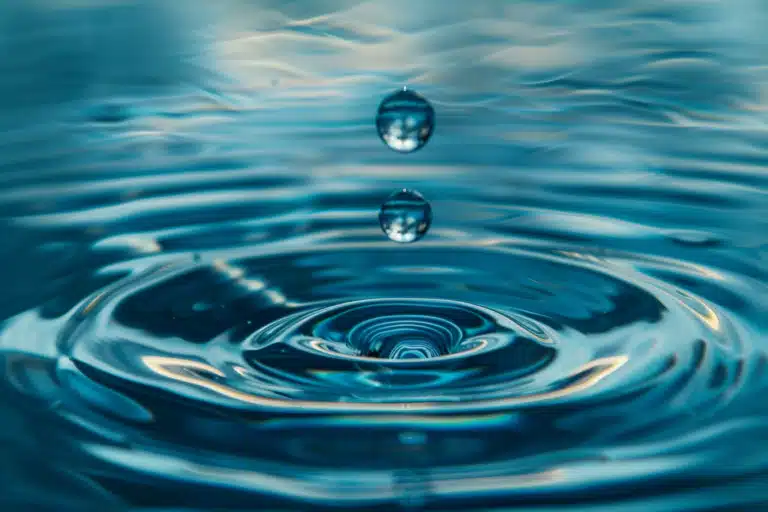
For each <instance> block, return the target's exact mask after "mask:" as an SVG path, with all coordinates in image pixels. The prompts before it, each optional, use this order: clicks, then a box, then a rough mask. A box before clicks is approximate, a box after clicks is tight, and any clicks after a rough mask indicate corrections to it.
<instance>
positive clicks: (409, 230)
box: [379, 189, 432, 243]
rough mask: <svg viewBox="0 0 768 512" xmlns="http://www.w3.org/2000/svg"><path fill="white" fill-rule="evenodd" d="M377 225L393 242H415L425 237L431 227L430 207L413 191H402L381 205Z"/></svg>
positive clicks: (422, 197)
mask: <svg viewBox="0 0 768 512" xmlns="http://www.w3.org/2000/svg"><path fill="white" fill-rule="evenodd" d="M379 224H380V225H381V229H382V231H384V233H386V235H387V236H388V237H389V239H390V240H392V241H393V242H399V243H410V242H415V241H416V240H419V239H420V238H421V237H423V236H424V235H426V234H427V231H429V226H431V225H432V207H431V206H430V205H429V203H428V202H427V200H426V199H424V196H422V195H421V194H419V193H418V192H416V191H415V190H407V189H402V190H399V191H397V192H395V193H393V194H392V195H390V196H389V198H387V200H386V201H385V202H384V204H382V205H381V209H380V210H379Z"/></svg>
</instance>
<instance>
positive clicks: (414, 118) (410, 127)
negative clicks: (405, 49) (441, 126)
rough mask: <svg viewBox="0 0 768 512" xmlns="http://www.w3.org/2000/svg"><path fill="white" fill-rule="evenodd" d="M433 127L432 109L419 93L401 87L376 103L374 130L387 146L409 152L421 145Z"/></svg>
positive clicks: (430, 133) (424, 142)
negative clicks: (377, 105)
mask: <svg viewBox="0 0 768 512" xmlns="http://www.w3.org/2000/svg"><path fill="white" fill-rule="evenodd" d="M434 127H435V110H434V109H433V108H432V105H430V104H429V102H428V101H427V100H426V99H425V98H424V97H422V96H420V95H418V94H416V93H415V92H413V91H411V90H409V89H406V88H405V87H403V89H402V90H401V91H397V92H395V93H393V94H390V95H389V96H387V97H386V98H384V99H383V100H382V101H381V104H379V111H378V113H377V115H376V129H377V130H378V132H379V137H381V140H383V141H384V143H385V144H386V145H387V146H389V147H390V148H391V149H393V150H395V151H398V152H400V153H410V152H412V151H416V150H417V149H420V148H422V147H423V146H424V145H425V144H426V143H427V141H428V140H429V138H430V137H431V136H432V131H433V130H434Z"/></svg>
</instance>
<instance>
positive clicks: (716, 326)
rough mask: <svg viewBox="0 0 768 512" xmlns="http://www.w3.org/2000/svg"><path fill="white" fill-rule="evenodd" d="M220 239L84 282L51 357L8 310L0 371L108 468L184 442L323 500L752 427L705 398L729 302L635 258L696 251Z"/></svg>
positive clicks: (562, 471) (720, 387)
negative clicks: (88, 438) (87, 439)
mask: <svg viewBox="0 0 768 512" xmlns="http://www.w3.org/2000/svg"><path fill="white" fill-rule="evenodd" d="M239 252H240V254H239V255H237V256H234V255H233V257H232V258H230V259H223V258H220V257H211V258H208V257H205V256H201V255H199V254H197V253H196V254H194V255H193V256H192V257H191V258H184V257H181V256H176V257H172V258H171V259H170V260H169V261H168V262H167V263H161V264H154V265H150V266H148V267H146V268H145V269H144V270H143V271H141V272H139V273H136V274H135V275H134V276H132V277H129V278H123V279H120V280H117V281H116V282H115V283H114V284H112V285H110V286H108V287H106V288H103V289H101V290H99V291H98V292H97V293H95V294H94V295H93V296H91V297H90V298H88V299H86V300H85V301H83V302H82V303H81V304H80V305H79V306H78V307H76V308H75V309H73V311H72V312H71V313H70V314H69V315H68V317H67V318H66V320H65V321H63V323H62V322H61V321H59V323H58V324H57V325H58V327H56V330H57V331H58V332H57V336H56V339H57V344H56V348H55V351H56V354H55V355H54V356H53V357H52V358H51V359H50V364H48V363H45V364H42V366H41V364H40V363H39V362H35V361H40V360H39V356H38V358H33V357H31V356H25V357H21V356H20V355H19V353H20V352H21V351H23V350H22V347H20V346H15V348H14V346H13V343H14V340H18V339H19V338H18V337H16V336H14V332H17V331H18V329H23V328H24V327H23V325H24V322H23V321H20V323H19V324H17V325H16V326H15V327H14V325H11V326H9V328H8V329H6V331H5V333H4V336H3V338H2V340H3V346H4V352H5V353H6V354H10V353H13V354H15V356H14V358H13V364H12V365H11V359H9V358H8V356H6V360H7V363H8V364H9V365H10V366H8V368H9V369H10V375H12V376H13V382H15V383H16V386H17V388H18V389H20V390H22V391H24V392H25V393H28V394H30V393H31V394H35V395H38V396H40V395H43V396H44V397H46V398H47V399H48V400H64V401H65V402H66V403H67V404H68V409H70V411H69V412H68V415H67V416H66V417H68V418H69V420H70V421H74V420H75V419H76V420H77V421H76V422H77V423H78V424H79V425H80V426H81V427H85V428H86V429H87V430H88V431H89V433H90V434H91V435H96V436H97V438H103V439H105V440H109V441H110V442H109V443H107V444H106V445H104V444H101V443H99V444H89V445H88V451H89V452H90V455H91V456H94V457H96V458H97V459H98V460H100V461H101V463H107V464H111V465H112V466H113V467H114V468H115V469H114V470H115V471H117V472H118V473H119V472H123V471H126V470H130V471H133V472H139V473H141V474H153V475H154V476H153V478H162V479H168V478H172V479H174V481H176V484H179V481H178V478H180V473H179V471H181V468H180V467H178V468H176V469H174V464H178V463H181V461H192V460H194V461H195V462H194V464H195V468H196V469H195V470H194V471H193V472H192V473H190V472H189V470H184V471H183V473H184V474H185V475H186V476H184V477H183V479H182V481H183V482H186V483H192V482H194V485H197V486H199V485H203V484H204V485H205V486H213V488H218V489H219V490H220V491H221V492H222V493H223V494H222V496H230V495H237V494H238V493H240V492H256V493H258V494H259V496H261V498H260V499H262V498H263V499H267V498H268V497H269V496H272V498H269V499H270V500H271V499H277V497H275V495H274V493H275V491H274V489H272V488H271V484H268V483H267V482H269V481H272V479H274V478H279V479H281V482H282V483H281V487H280V491H279V493H278V494H279V498H280V499H282V500H285V499H288V500H297V499H299V500H310V501H312V502H314V503H317V504H318V506H320V505H326V506H332V507H338V506H342V505H344V504H345V503H346V504H347V505H350V506H360V505H361V504H368V505H370V506H372V504H375V503H382V504H383V503H389V502H391V501H392V500H394V501H395V502H396V503H399V504H401V505H402V504H404V503H406V502H408V503H410V501H409V500H412V499H416V498H414V493H415V495H416V496H417V498H418V499H417V502H418V503H422V504H426V503H429V504H431V506H432V505H434V506H438V507H439V506H442V505H440V504H441V503H442V504H447V503H457V502H458V503H464V501H463V500H470V501H469V502H467V503H472V502H473V501H472V500H474V499H475V497H476V494H477V492H478V490H477V489H479V488H481V487H482V486H488V487H487V488H486V490H485V491H483V492H487V493H490V494H489V495H488V497H487V500H489V501H488V502H489V503H491V502H493V503H495V502H497V501H498V502H500V503H509V502H514V501H515V500H528V501H526V503H528V502H529V501H531V500H533V501H534V502H541V503H548V502H556V501H557V500H558V499H565V498H563V497H565V496H573V488H574V486H577V487H578V486H579V485H585V486H586V485H588V486H611V488H614V487H615V486H617V485H618V486H619V487H618V488H616V489H618V490H616V489H614V491H612V492H619V493H620V492H622V491H620V489H621V486H622V485H625V484H626V483H627V482H639V481H643V482H646V481H647V482H652V481H656V480H659V479H664V481H666V482H667V484H665V485H673V484H672V483H670V482H675V481H677V480H676V478H677V476H676V475H680V476H681V477H682V476H684V477H685V479H694V480H696V481H699V480H698V479H705V477H706V475H704V474H701V475H700V474H699V473H698V470H699V469H701V471H704V472H706V471H710V470H711V468H710V467H709V466H708V465H707V461H709V462H711V461H712V460H714V459H711V457H715V458H716V457H717V453H713V454H710V455H707V454H706V453H707V452H706V451H705V452H702V451H701V450H702V446H704V445H710V444H711V443H714V442H721V439H728V438H730V436H733V435H737V433H738V432H742V433H743V432H744V431H745V430H744V429H746V431H750V430H753V429H758V430H760V429H763V428H764V427H765V425H764V424H763V422H760V421H757V420H756V419H750V417H749V416H748V417H744V416H743V415H735V416H733V417H732V418H729V419H728V420H723V419H718V420H716V421H715V420H714V418H722V415H723V414H731V411H733V410H737V411H738V410H740V409H738V407H735V406H734V404H737V403H739V404H740V403H742V395H745V396H751V391H753V390H754V385H750V384H749V382H750V378H752V377H750V376H754V375H755V372H757V371H759V370H758V369H756V368H757V367H758V366H759V365H760V364H762V365H763V366H765V358H764V357H763V358H762V359H760V358H757V359H755V358H754V357H753V356H751V355H750V351H749V350H748V347H747V344H746V343H745V342H744V339H745V337H748V334H747V330H748V329H749V327H748V326H747V325H746V324H744V323H743V322H742V321H741V320H740V319H739V318H737V317H735V316H733V315H731V314H729V313H728V312H727V311H725V310H723V309H722V308H720V307H718V306H716V305H714V304H712V303H710V302H709V301H707V300H705V299H703V298H702V297H698V296H696V295H695V294H693V293H691V292H690V291H687V290H684V289H681V288H679V287H678V286H675V285H673V284H671V282H670V281H669V280H662V279H659V278H658V277H655V275H654V274H656V275H659V276H671V275H676V276H678V277H679V278H682V276H689V278H692V277H693V276H694V275H695V274H697V273H700V274H702V275H700V277H701V278H706V272H703V270H702V269H701V268H699V267H696V266H689V265H685V264H683V263H681V262H673V261H670V260H663V259H659V258H650V257H642V258H640V257H636V256H633V255H631V254H622V253H619V252H615V253H607V252H603V253H586V252H581V253H580V252H576V251H562V250H555V251H549V250H546V251H542V250H540V249H534V248H525V247H524V246H520V245H519V244H514V243H506V242H502V241H499V240H497V241H495V242H492V243H489V241H487V240H486V241H476V242H466V243H461V244H456V243H454V242H450V241H440V242H424V243H421V244H420V245H419V246H418V247H411V248H409V249H408V250H406V251H404V250H402V249H400V248H397V247H395V248H393V247H392V246H389V245H387V244H383V243H381V242H373V241H369V242H341V243H340V242H334V243H328V244H319V245H314V246H308V247H302V246H301V245H294V246H293V249H291V250H285V248H280V249H279V250H277V251H274V252H271V251H269V250H267V249H265V248H264V247H260V248H258V249H252V250H239ZM384 261H386V262H387V265H383V264H381V262H384ZM365 268H368V269H369V271H368V272H364V271H363V269H365ZM281 269H291V270H290V271H289V272H283V271H281ZM488 269H493V270H492V271H491V270H488ZM702 272H703V273H702ZM438 276H439V277H438ZM368 290H377V291H378V293H377V294H376V295H378V297H375V298H371V297H370V292H368ZM384 290H386V293H385V292H384ZM427 292H429V293H427ZM40 321H41V320H40V319H39V318H38V319H36V320H34V322H40ZM46 350H47V351H48V353H50V350H51V348H50V347H49V348H48V349H46ZM26 351H27V352H28V349H27V350H26ZM49 357H50V356H49ZM760 361H762V363H761V362H760ZM756 365H757V366H756ZM40 372H42V374H45V375H46V377H45V379H43V378H42V377H41V374H40ZM34 374H37V376H36V377H34V376H33V375H34ZM43 382H45V383H48V384H46V385H43V384H41V383H43ZM54 382H55V383H56V384H55V386H54V385H53V384H51V383H54ZM54 387H55V390H54V389H53V388H54ZM640 411H642V412H640ZM701 415H705V416H706V417H709V418H713V420H712V424H711V426H709V427H703V426H701V425H700V424H699V418H700V416H701ZM728 421H731V422H732V423H733V425H732V426H731V427H729V426H727V425H728ZM724 422H725V423H724ZM693 426H696V428H697V429H696V430H695V431H696V432H698V433H699V434H698V435H699V436H700V437H698V438H696V435H694V436H693V438H691V439H689V440H687V441H685V442H683V441H681V439H688V438H689V437H690V436H691V435H692V434H691V431H692V430H691V429H692V428H693ZM680 436H683V437H682V438H681V437H680ZM128 439H133V441H131V442H130V445H131V446H132V448H130V449H129V448H128V445H124V443H125V442H127V440H128ZM517 440H519V441H517ZM722 442H725V441H722ZM126 450H128V451H126ZM136 450H140V451H139V452H136ZM169 450H170V451H169ZM686 453H687V455H685V454H686ZM680 457H683V459H680ZM685 457H688V459H686V458H685ZM690 457H695V458H694V459H690ZM152 460H154V461H155V462H156V463H157V464H159V465H160V466H162V467H165V468H166V469H162V470H157V471H154V470H150V469H148V468H149V467H151V464H150V465H149V466H148V465H147V464H148V463H147V461H152ZM684 460H685V461H687V462H683V461H684ZM650 461H655V462H653V463H651V462H650ZM168 464H171V465H170V466H168ZM243 464H247V465H249V468H250V469H245V467H244V466H243ZM758 466H759V465H758ZM619 469H623V470H624V473H621V474H620V475H619V476H617V475H616V474H615V473H613V472H616V471H619ZM147 471H149V472H150V473H147ZM153 471H154V473H153ZM596 471H599V472H601V473H600V474H596V473H595V472H596ZM627 471H628V472H627ZM317 472H320V473H317ZM318 474H322V475H325V476H324V477H322V478H330V479H332V480H328V482H330V481H333V482H334V483H333V484H331V483H327V484H324V483H321V482H318V481H316V480H314V478H316V477H312V476H311V475H318ZM739 474H740V475H741V470H740V471H739ZM353 475H354V476H353ZM404 475H405V476H404ZM409 475H410V476H409ZM489 475H493V477H494V478H503V480H497V482H498V483H496V484H493V483H490V482H487V479H488V478H489ZM585 475H588V476H585ZM720 476H721V477H723V478H725V477H727V476H728V471H727V470H725V469H724V470H723V474H721V475H720ZM112 478H115V477H112ZM317 478H319V477H317ZM402 478H406V480H408V479H411V480H412V483H411V484H406V483H403V482H402V481H401V480H402ZM339 479H348V481H349V482H350V484H352V482H354V485H353V486H352V487H346V486H345V485H339V484H338V481H339ZM457 479H459V480H457ZM111 481H112V480H111V479H109V478H108V479H107V480H106V482H111ZM458 481H461V482H463V483H462V485H461V486H459V485H458V484H457V482H458ZM363 482H367V483H365V484H363ZM579 482H582V483H581V484H579ZM704 483H705V482H704V480H702V481H701V485H704ZM124 485H126V484H125V483H122V484H121V485H120V486H118V489H120V488H122V486H124ZM158 485H163V484H161V483H158ZM632 485H633V486H634V485H635V484H634V483H633V484H632ZM648 485H651V484H650V483H649V484H648ZM675 485H676V484H675ZM681 485H682V484H681ZM413 486H415V488H413V489H412V488H411V487H413ZM425 486H426V487H425ZM462 486H463V487H462ZM462 488H463V489H465V491H461V490H460V489H462ZM540 492H541V493H546V496H544V495H539V493H540ZM193 494H194V493H193ZM577 494H578V493H577ZM221 499H224V500H226V499H230V498H221ZM232 499H234V498H232ZM445 500H448V501H445ZM457 500H458V501H457ZM499 500H501V501H499ZM510 500H512V501H510ZM553 500H554V501H553ZM368 505H366V506H368Z"/></svg>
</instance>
